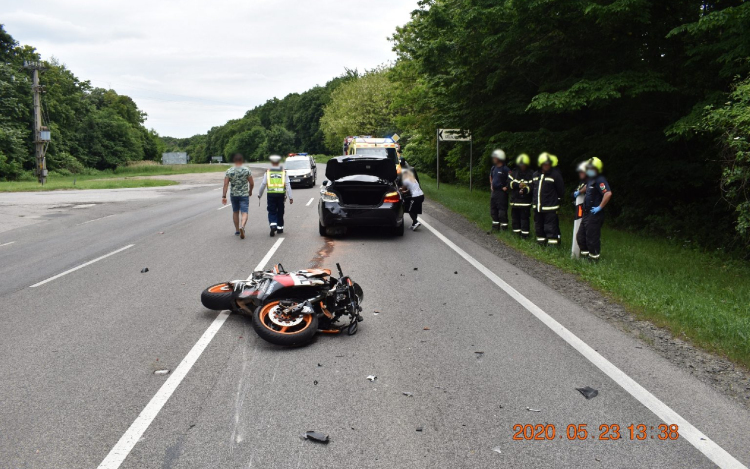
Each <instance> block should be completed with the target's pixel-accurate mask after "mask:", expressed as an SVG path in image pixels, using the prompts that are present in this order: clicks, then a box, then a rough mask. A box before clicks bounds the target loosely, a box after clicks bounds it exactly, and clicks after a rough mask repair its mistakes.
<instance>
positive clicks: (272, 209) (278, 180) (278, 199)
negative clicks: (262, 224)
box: [258, 155, 294, 237]
mask: <svg viewBox="0 0 750 469" xmlns="http://www.w3.org/2000/svg"><path fill="white" fill-rule="evenodd" d="M268 159H269V160H270V161H271V168H270V169H268V170H267V171H266V175H265V176H264V177H263V182H261V183H260V193H259V194H258V198H259V199H260V198H261V197H262V196H263V191H265V190H266V189H267V190H268V196H267V197H266V198H267V199H268V225H269V226H270V228H271V237H273V236H276V233H283V232H284V202H285V201H286V198H287V197H289V203H290V204H293V203H294V200H293V199H292V186H291V185H290V184H289V176H287V174H286V171H284V168H282V167H281V164H280V163H281V157H280V156H279V155H271V156H270V157H269V158H268Z"/></svg>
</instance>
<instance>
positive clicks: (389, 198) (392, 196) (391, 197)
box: [383, 192, 401, 204]
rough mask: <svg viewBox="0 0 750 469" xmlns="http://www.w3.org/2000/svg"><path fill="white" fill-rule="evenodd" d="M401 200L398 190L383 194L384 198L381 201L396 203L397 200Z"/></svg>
mask: <svg viewBox="0 0 750 469" xmlns="http://www.w3.org/2000/svg"><path fill="white" fill-rule="evenodd" d="M400 200H401V197H399V195H398V192H389V193H387V194H386V195H385V199H383V202H386V203H389V202H390V203H392V204H395V203H398V201H400Z"/></svg>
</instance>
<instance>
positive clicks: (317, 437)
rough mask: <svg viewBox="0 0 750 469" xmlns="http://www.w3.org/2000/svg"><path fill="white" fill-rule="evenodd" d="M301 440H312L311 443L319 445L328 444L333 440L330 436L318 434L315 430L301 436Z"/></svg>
mask: <svg viewBox="0 0 750 469" xmlns="http://www.w3.org/2000/svg"><path fill="white" fill-rule="evenodd" d="M300 438H302V439H303V440H310V441H317V442H318V443H323V444H326V445H327V444H328V443H329V442H330V441H331V440H330V439H329V438H328V435H326V434H325V433H321V432H316V431H314V430H310V431H307V432H305V433H304V434H302V435H300Z"/></svg>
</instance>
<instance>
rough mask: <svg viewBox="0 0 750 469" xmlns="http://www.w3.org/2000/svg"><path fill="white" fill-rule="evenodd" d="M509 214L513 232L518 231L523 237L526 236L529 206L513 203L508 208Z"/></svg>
mask: <svg viewBox="0 0 750 469" xmlns="http://www.w3.org/2000/svg"><path fill="white" fill-rule="evenodd" d="M510 216H511V218H512V219H513V232H514V233H520V234H521V236H523V237H524V238H526V237H528V236H529V228H530V226H531V222H530V220H531V206H530V205H529V206H526V207H522V206H521V207H519V206H517V205H514V206H513V207H511V209H510Z"/></svg>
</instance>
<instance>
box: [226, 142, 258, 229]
mask: <svg viewBox="0 0 750 469" xmlns="http://www.w3.org/2000/svg"><path fill="white" fill-rule="evenodd" d="M232 161H233V162H234V166H232V167H231V168H229V169H227V172H226V174H225V175H224V191H223V192H222V196H221V203H222V204H224V205H226V204H227V189H228V188H229V186H230V185H231V186H232V192H231V194H230V201H231V202H232V212H233V214H232V218H233V219H234V229H235V233H234V235H235V236H239V237H240V239H245V225H246V224H247V210H248V206H249V203H250V196H251V195H252V194H253V186H254V184H253V175H252V173H251V172H250V169H249V168H246V167H245V165H244V164H245V158H243V156H242V155H241V154H239V153H235V154H234V155H233V156H232Z"/></svg>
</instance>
